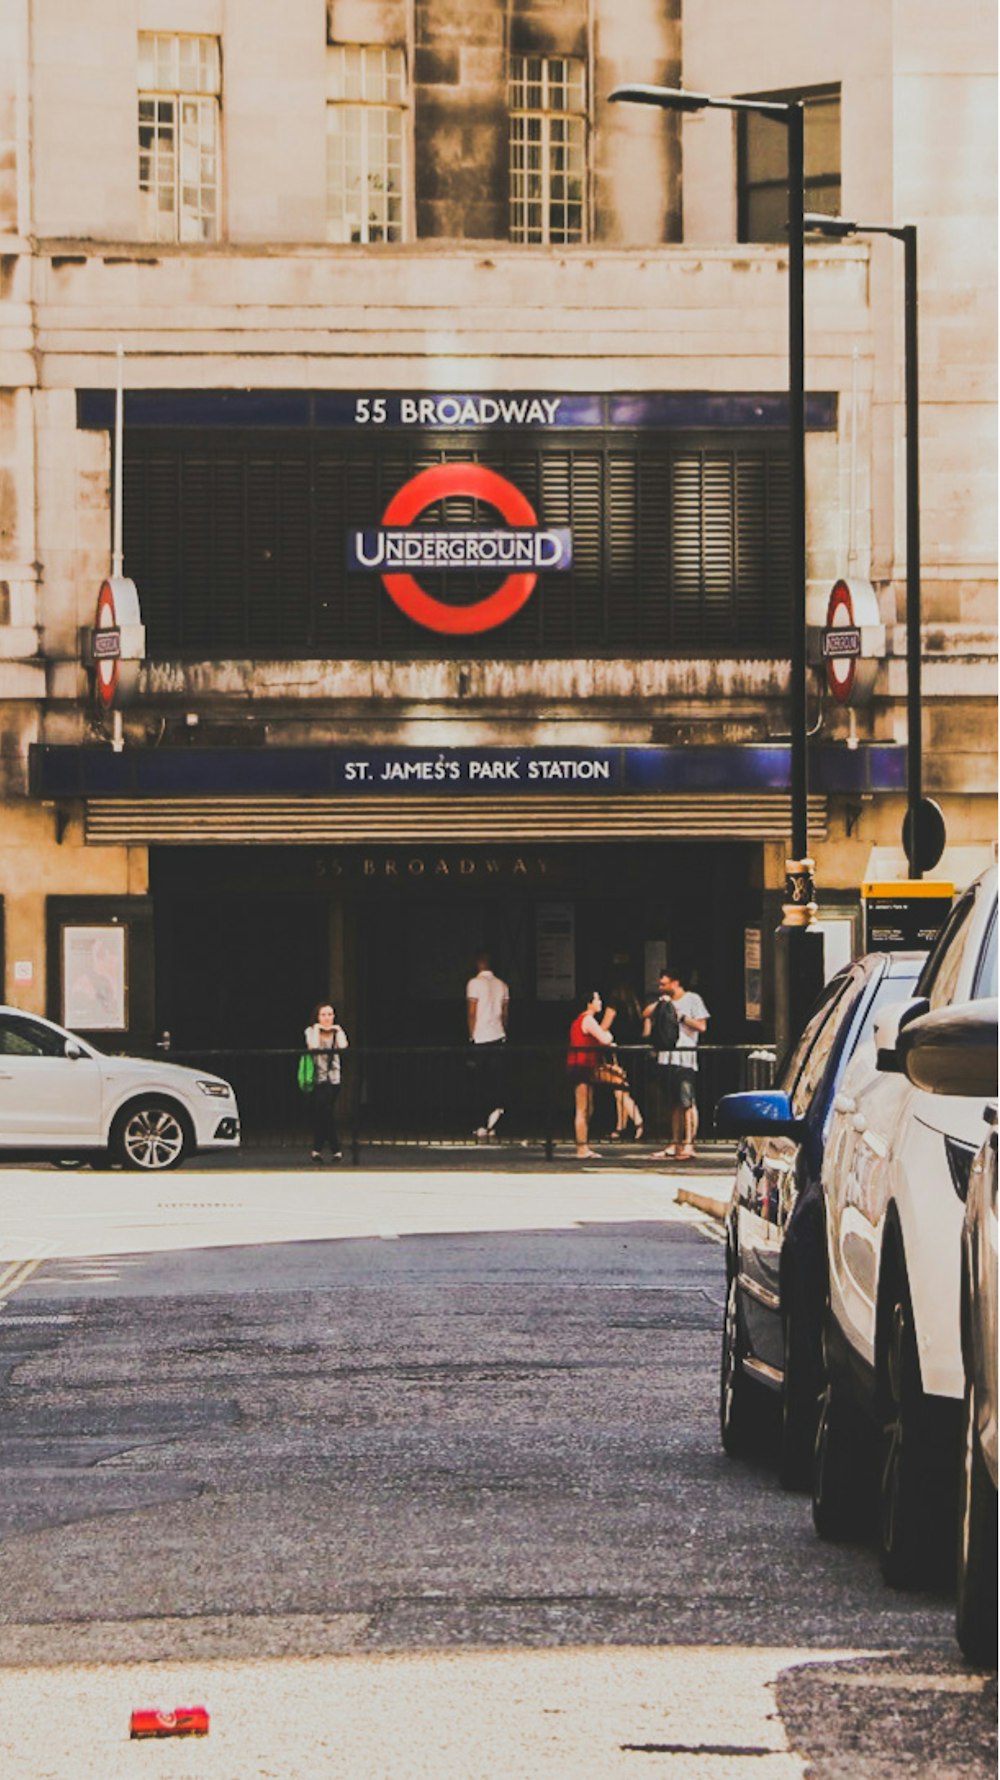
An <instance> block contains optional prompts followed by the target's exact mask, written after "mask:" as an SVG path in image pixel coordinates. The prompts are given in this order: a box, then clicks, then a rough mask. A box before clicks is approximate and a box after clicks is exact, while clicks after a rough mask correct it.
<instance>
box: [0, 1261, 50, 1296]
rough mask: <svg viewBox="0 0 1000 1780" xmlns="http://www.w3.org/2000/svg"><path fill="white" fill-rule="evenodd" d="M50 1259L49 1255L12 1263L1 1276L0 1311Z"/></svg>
mask: <svg viewBox="0 0 1000 1780" xmlns="http://www.w3.org/2000/svg"><path fill="white" fill-rule="evenodd" d="M48 1259H49V1257H48V1255H39V1256H38V1257H37V1258H36V1259H34V1260H30V1261H11V1262H10V1263H9V1265H8V1266H7V1267H5V1269H4V1271H3V1273H2V1274H0V1310H3V1309H4V1308H5V1306H6V1305H7V1304H9V1303H10V1300H11V1298H12V1297H13V1296H14V1293H15V1292H16V1291H18V1290H19V1289H20V1287H21V1286H23V1285H24V1284H26V1282H27V1281H28V1280H29V1279H30V1278H31V1275H32V1274H33V1273H35V1272H37V1270H38V1268H39V1267H41V1266H42V1265H43V1263H44V1262H45V1261H47V1260H48Z"/></svg>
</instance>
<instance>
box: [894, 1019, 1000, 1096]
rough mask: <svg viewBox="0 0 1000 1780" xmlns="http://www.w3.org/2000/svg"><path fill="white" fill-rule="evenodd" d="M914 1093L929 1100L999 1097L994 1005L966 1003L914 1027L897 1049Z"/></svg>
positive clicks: (903, 1034)
mask: <svg viewBox="0 0 1000 1780" xmlns="http://www.w3.org/2000/svg"><path fill="white" fill-rule="evenodd" d="M896 1050H897V1054H898V1056H899V1060H900V1068H901V1069H903V1070H904V1071H905V1073H906V1075H907V1077H908V1078H909V1080H910V1081H911V1082H912V1083H913V1085H914V1087H917V1088H923V1089H924V1090H925V1092H926V1093H928V1094H973V1095H977V1096H978V1095H985V1094H995V1093H996V1089H997V1004H996V1001H995V1000H994V1001H966V1002H963V1003H962V1004H961V1005H960V1006H953V1007H945V1008H939V1009H938V1010H937V1012H936V1013H933V1014H924V1015H922V1016H921V1018H919V1019H914V1020H913V1021H911V1022H910V1023H909V1024H908V1025H907V1027H906V1030H905V1031H904V1032H901V1033H900V1035H899V1042H898V1044H897V1046H896Z"/></svg>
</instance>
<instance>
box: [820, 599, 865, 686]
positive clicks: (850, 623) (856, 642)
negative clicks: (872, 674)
mask: <svg viewBox="0 0 1000 1780" xmlns="http://www.w3.org/2000/svg"><path fill="white" fill-rule="evenodd" d="M823 659H824V662H825V665H826V682H827V685H828V686H829V688H830V691H831V692H832V694H833V696H834V698H835V699H836V700H837V703H838V704H841V705H846V704H850V701H851V695H852V693H853V692H854V683H855V681H856V679H857V676H858V662H859V660H860V659H861V629H860V626H859V624H858V621H857V617H856V614H855V611H854V599H853V596H852V593H851V589H850V587H849V586H848V584H847V582H846V581H835V582H834V585H833V588H832V591H831V593H830V598H829V601H828V602H827V608H826V631H825V633H824V637H823Z"/></svg>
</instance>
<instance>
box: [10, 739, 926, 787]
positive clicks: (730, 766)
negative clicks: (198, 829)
mask: <svg viewBox="0 0 1000 1780" xmlns="http://www.w3.org/2000/svg"><path fill="white" fill-rule="evenodd" d="M790 761H791V757H790V751H789V749H788V747H787V746H785V745H782V744H780V743H771V744H765V745H762V746H760V747H738V746H733V747H725V746H722V747H717V748H713V747H709V746H689V747H674V748H669V747H667V748H658V747H613V746H612V747H606V748H571V747H567V748H555V747H551V746H550V747H542V748H533V747H525V748H367V747H365V746H363V745H361V746H358V747H337V748H277V747H263V748H221V747H220V748H126V749H125V750H124V751H123V752H122V753H121V754H115V753H113V752H112V751H111V750H110V749H108V748H100V747H90V746H87V747H81V748H76V747H68V746H66V747H64V746H48V745H44V744H39V743H33V744H32V746H31V748H30V783H31V795H32V796H33V797H182V796H191V797H198V796H200V797H247V796H268V795H272V796H291V795H300V796H305V797H309V796H314V797H323V796H326V797H329V796H331V795H332V794H334V793H339V794H355V795H358V796H369V797H370V796H372V795H375V794H378V793H383V794H386V795H397V794H398V793H399V792H401V791H412V792H423V793H424V794H425V795H426V794H427V793H428V792H435V793H437V792H440V793H443V794H445V795H447V794H455V795H458V796H469V795H476V794H478V793H480V792H494V793H495V792H497V791H498V790H501V789H502V790H506V791H510V792H511V793H512V794H513V795H522V794H527V795H531V794H532V793H534V792H549V793H552V792H576V793H581V794H584V795H586V794H587V793H591V794H595V795H600V794H607V793H609V792H610V793H618V794H621V795H624V796H628V795H629V794H632V795H639V796H641V795H642V794H643V793H644V792H645V793H650V792H661V793H662V792H685V791H687V792H698V791H729V792H732V791H743V790H746V791H787V790H788V788H789V784H790V778H791V764H790ZM809 779H810V789H811V790H812V791H814V792H815V793H816V794H817V795H822V794H824V793H829V792H855V793H856V792H867V791H892V792H899V791H902V790H905V788H906V749H905V748H903V747H897V746H895V745H894V744H892V743H881V742H876V743H871V742H863V743H862V744H861V745H860V747H858V748H847V747H845V746H844V745H843V743H828V744H824V743H819V744H816V745H815V746H814V747H812V748H811V749H810V757H809Z"/></svg>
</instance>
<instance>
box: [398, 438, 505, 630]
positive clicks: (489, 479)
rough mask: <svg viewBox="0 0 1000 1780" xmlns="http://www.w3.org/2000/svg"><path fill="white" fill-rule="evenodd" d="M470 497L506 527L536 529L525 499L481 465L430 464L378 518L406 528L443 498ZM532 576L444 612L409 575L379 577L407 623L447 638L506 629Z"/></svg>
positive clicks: (444, 606)
mask: <svg viewBox="0 0 1000 1780" xmlns="http://www.w3.org/2000/svg"><path fill="white" fill-rule="evenodd" d="M450 494H457V495H467V496H469V495H471V496H472V497H473V499H475V500H480V501H486V502H487V503H488V504H489V505H490V506H491V507H495V508H496V510H497V512H498V513H500V514H501V515H502V517H503V518H504V519H506V521H507V523H508V525H524V526H528V525H537V524H538V515H537V514H536V512H535V510H534V508H533V507H532V505H531V502H530V501H529V500H528V498H527V496H526V495H523V494H522V493H521V491H520V489H519V488H515V487H514V484H513V483H512V482H508V481H507V478H506V477H505V476H500V475H498V474H497V472H496V470H490V469H487V467H486V465H485V464H473V463H451V464H435V465H434V466H433V468H431V469H429V470H421V471H419V473H418V474H417V475H416V476H413V477H412V478H411V479H410V481H409V482H406V483H404V485H403V487H402V488H401V489H400V490H399V492H398V493H397V494H394V495H393V497H392V500H391V501H390V502H389V505H388V506H387V508H386V510H385V513H384V514H383V517H382V523H383V525H399V526H402V525H409V524H411V523H412V521H413V520H414V519H416V517H417V515H418V514H420V513H423V512H424V510H425V508H427V507H432V506H433V505H434V503H435V501H441V500H444V499H445V497H446V496H447V495H450ZM537 580H538V576H537V575H536V574H531V573H523V572H521V573H517V574H513V575H508V576H507V578H506V580H505V581H504V582H503V583H502V584H501V586H499V587H498V588H497V589H496V591H495V592H494V593H490V594H487V596H486V598H485V599H481V600H477V601H476V602H475V604H474V605H471V606H449V605H448V604H446V602H445V601H444V600H439V599H435V598H434V597H433V595H432V594H429V593H426V592H425V591H424V589H423V588H422V587H421V585H420V583H419V581H417V580H415V578H414V577H413V576H412V575H406V574H400V575H395V574H394V575H383V576H382V581H383V584H384V586H385V590H386V592H387V593H388V595H389V597H390V599H393V600H394V601H395V603H396V605H397V606H398V607H399V609H400V611H401V612H405V613H406V616H407V618H412V619H413V622H414V623H415V624H422V625H423V626H424V628H425V630H436V631H439V632H442V633H443V634H444V635H446V636H463V637H467V636H474V635H476V634H477V633H478V632H480V631H484V630H495V629H496V627H497V625H498V624H505V623H506V622H507V619H508V618H513V616H514V614H515V612H519V611H520V610H521V607H522V606H523V605H524V604H525V603H526V601H528V600H529V599H530V598H531V595H532V593H533V592H534V590H535V582H536V581H537Z"/></svg>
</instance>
